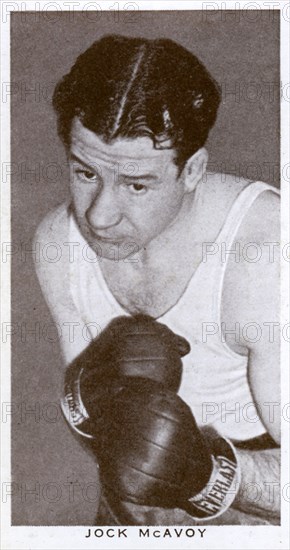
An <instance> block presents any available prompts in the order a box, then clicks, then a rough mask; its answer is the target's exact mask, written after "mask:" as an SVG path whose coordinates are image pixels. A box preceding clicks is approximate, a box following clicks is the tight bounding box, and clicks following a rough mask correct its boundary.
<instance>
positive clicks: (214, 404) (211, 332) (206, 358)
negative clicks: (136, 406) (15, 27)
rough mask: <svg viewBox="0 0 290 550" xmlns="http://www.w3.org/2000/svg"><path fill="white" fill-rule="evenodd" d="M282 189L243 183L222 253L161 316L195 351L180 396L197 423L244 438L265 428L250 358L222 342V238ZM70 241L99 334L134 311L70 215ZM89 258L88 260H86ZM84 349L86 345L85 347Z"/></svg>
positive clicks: (77, 294)
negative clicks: (120, 298) (262, 198)
mask: <svg viewBox="0 0 290 550" xmlns="http://www.w3.org/2000/svg"><path fill="white" fill-rule="evenodd" d="M265 190H271V191H274V192H276V193H278V191H277V189H275V188H274V187H271V186H269V185H267V184H265V183H263V182H255V183H252V184H250V185H248V186H247V187H246V188H244V189H243V190H242V191H241V193H240V194H239V195H238V197H237V198H236V200H235V202H234V204H233V205H232V207H231V209H230V212H229V214H228V216H227V218H226V220H225V223H224V225H223V227H222V229H221V231H220V233H219V235H218V237H217V239H216V245H217V247H218V248H215V249H216V250H218V251H219V252H218V253H217V254H212V255H210V256H207V261H206V262H204V263H203V262H201V263H200V264H199V266H198V268H197V270H196V271H195V273H194V275H193V277H192V279H191V280H190V282H189V284H188V286H187V288H186V290H185V292H184V293H183V295H182V296H181V297H180V299H179V301H178V302H177V303H176V304H175V305H174V306H173V307H172V308H171V309H170V310H169V311H167V312H166V313H165V314H164V315H162V316H161V317H159V318H158V321H160V322H161V323H164V324H166V325H167V326H168V327H169V328H170V329H171V330H173V331H174V332H176V333H177V334H180V335H182V336H184V337H185V338H186V339H187V340H188V342H189V343H190V346H191V352H190V353H189V354H188V355H187V356H185V357H184V358H183V377H182V383H181V387H180V390H179V392H178V393H179V395H180V396H181V397H182V399H184V401H186V402H187V403H188V405H189V406H190V407H191V409H192V412H193V414H194V416H195V418H196V421H197V423H198V425H204V424H212V425H214V426H215V428H216V429H217V430H218V431H219V432H220V433H221V434H222V435H224V436H225V437H229V438H231V439H232V440H236V441H244V440H247V439H251V438H254V437H256V436H259V435H261V434H263V433H265V431H266V430H265V427H264V425H263V424H262V422H261V420H260V419H259V416H258V413H257V410H256V408H255V406H254V403H253V397H252V395H251V392H250V388H249V384H248V381H247V357H245V356H243V355H239V354H238V353H235V352H234V351H232V350H231V349H230V348H229V347H228V346H227V344H226V343H223V342H222V338H221V332H220V330H221V328H220V307H221V294H222V287H223V279H224V274H225V270H226V265H227V263H226V261H225V260H224V259H222V255H221V253H220V250H221V245H222V243H224V244H225V243H226V249H227V250H229V249H230V247H231V245H232V244H233V241H234V238H235V235H236V233H237V230H238V228H239V226H240V224H241V222H242V220H243V218H244V216H245V214H246V213H247V211H248V209H249V208H250V207H251V205H252V204H253V202H254V201H255V199H256V198H257V196H258V195H259V194H260V193H262V192H263V191H265ZM69 233H70V234H69V240H70V242H78V243H80V245H81V246H79V247H78V249H77V255H78V256H77V258H76V261H74V262H72V263H71V264H70V277H69V281H70V291H71V295H72V298H73V301H74V304H75V307H76V309H77V310H78V312H79V314H80V315H81V317H82V320H83V322H84V323H85V324H87V326H88V328H89V327H90V323H91V327H92V329H93V330H92V335H93V336H94V335H95V334H96V332H95V331H96V325H98V326H100V327H102V329H103V328H105V326H106V325H107V324H108V323H109V322H110V321H111V320H112V319H113V318H115V317H117V316H119V315H129V313H128V312H127V311H126V310H124V309H123V308H122V306H121V305H120V304H119V303H118V302H117V300H116V299H115V298H114V296H113V295H112V293H111V292H110V290H109V289H108V286H107V284H106V282H105V280H104V277H103V275H102V271H101V269H100V265H99V261H100V260H99V259H98V257H97V256H96V255H95V256H94V253H93V251H92V250H91V249H90V251H89V252H88V244H87V242H86V241H85V239H84V238H83V237H82V235H81V234H80V232H79V229H78V227H77V225H76V222H75V220H74V218H73V216H72V215H71V216H70V225H69ZM84 257H85V258H86V260H84ZM80 351H81V349H80Z"/></svg>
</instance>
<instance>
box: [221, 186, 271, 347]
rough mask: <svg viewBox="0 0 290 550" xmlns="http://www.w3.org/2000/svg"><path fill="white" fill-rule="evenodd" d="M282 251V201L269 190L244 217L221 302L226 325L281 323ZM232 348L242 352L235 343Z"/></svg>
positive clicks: (236, 239) (227, 269) (230, 261)
mask: <svg viewBox="0 0 290 550" xmlns="http://www.w3.org/2000/svg"><path fill="white" fill-rule="evenodd" d="M279 247H280V200H279V196H278V195H277V194H276V193H275V192H272V191H271V189H270V188H269V190H267V191H266V192H263V193H261V194H260V195H259V196H258V197H257V198H256V200H255V201H254V203H253V204H252V206H251V207H250V208H249V210H248V212H247V213H246V214H245V216H244V219H243V221H242V223H241V226H240V227H239V230H238V232H237V235H236V238H235V242H234V245H233V248H232V250H234V252H235V253H234V254H230V255H229V256H230V257H229V260H228V264H227V268H226V273H225V279H224V285H223V299H222V311H223V320H224V321H225V323H226V324H228V325H234V324H235V323H239V324H240V326H246V325H247V324H249V323H252V324H253V326H254V324H255V323H256V324H259V326H260V325H261V324H262V325H263V323H266V322H278V321H279V299H280V297H279V276H280V249H279ZM240 343H241V342H240ZM242 345H243V343H242ZM232 346H233V347H234V348H235V350H236V351H239V345H236V343H235V342H232Z"/></svg>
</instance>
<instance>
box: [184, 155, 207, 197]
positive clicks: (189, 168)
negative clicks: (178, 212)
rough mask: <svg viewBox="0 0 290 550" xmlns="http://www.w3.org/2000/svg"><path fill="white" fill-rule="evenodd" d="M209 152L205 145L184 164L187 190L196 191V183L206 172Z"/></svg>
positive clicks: (188, 191)
mask: <svg viewBox="0 0 290 550" xmlns="http://www.w3.org/2000/svg"><path fill="white" fill-rule="evenodd" d="M207 161H208V153H207V150H206V149H205V148H204V147H201V148H200V149H198V151H196V153H194V154H193V155H192V156H191V157H190V158H189V159H188V160H187V162H186V164H185V166H184V169H183V170H184V175H183V177H184V186H185V191H186V192H187V193H190V192H191V191H194V190H195V188H196V185H197V184H198V183H199V182H200V180H201V179H202V178H203V176H204V174H205V172H206V166H207Z"/></svg>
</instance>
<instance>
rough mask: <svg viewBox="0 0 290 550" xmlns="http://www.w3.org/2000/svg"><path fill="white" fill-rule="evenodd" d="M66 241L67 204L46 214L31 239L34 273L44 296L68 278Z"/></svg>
mask: <svg viewBox="0 0 290 550" xmlns="http://www.w3.org/2000/svg"><path fill="white" fill-rule="evenodd" d="M68 240H69V216H68V204H67V203H62V204H61V205H59V206H58V207H57V208H55V209H54V210H52V211H50V212H48V214H46V216H45V217H44V218H43V219H42V221H41V222H40V224H39V225H38V227H37V229H36V231H35V234H34V237H33V248H34V250H36V251H37V253H36V254H35V255H34V265H35V271H36V274H37V276H38V279H39V283H40V286H41V289H42V292H43V294H44V295H45V296H47V294H48V293H49V292H50V289H51V288H53V289H55V288H57V287H58V286H59V284H60V283H59V282H60V281H63V280H64V279H65V278H66V277H67V276H68V270H67V264H68V260H67V255H68V253H67V249H66V248H67V247H66V246H65V243H66V242H67V241H68ZM53 292H54V291H53Z"/></svg>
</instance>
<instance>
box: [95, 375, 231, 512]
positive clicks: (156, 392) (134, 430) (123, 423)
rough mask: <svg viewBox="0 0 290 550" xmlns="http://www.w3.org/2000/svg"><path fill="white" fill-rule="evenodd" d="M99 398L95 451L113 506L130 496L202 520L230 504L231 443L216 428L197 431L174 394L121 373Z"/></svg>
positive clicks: (180, 401)
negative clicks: (182, 511) (121, 375)
mask: <svg viewBox="0 0 290 550" xmlns="http://www.w3.org/2000/svg"><path fill="white" fill-rule="evenodd" d="M103 390H104V388H103ZM99 398H100V396H99ZM102 399H103V413H102V414H99V415H97V416H96V417H95V418H94V422H95V436H96V439H95V453H96V455H97V460H98V463H99V466H100V474H101V480H102V484H103V486H104V487H105V491H106V496H107V499H108V502H109V504H110V505H111V506H112V508H113V509H114V508H115V511H116V512H117V510H118V503H119V504H120V506H121V504H122V502H130V503H134V504H137V505H145V506H157V507H162V508H181V509H183V510H185V511H186V512H188V513H189V514H190V515H191V516H193V517H194V518H196V519H199V520H205V519H209V518H212V517H217V516H218V515H220V514H221V513H223V512H224V511H225V510H226V509H227V508H228V507H229V506H230V505H231V503H232V502H233V500H234V498H235V495H236V493H237V490H238V486H239V469H238V465H237V459H236V455H235V451H234V448H233V446H232V445H231V443H230V442H228V441H226V440H224V439H223V438H221V437H220V436H219V435H218V434H217V433H216V432H214V431H213V430H208V431H207V432H206V435H204V434H202V432H201V431H200V430H199V428H198V427H197V425H196V422H195V419H194V417H193V415H192V413H191V410H190V408H189V407H188V406H187V405H186V403H184V401H183V400H182V399H181V398H180V397H179V396H178V395H176V394H175V393H174V392H172V391H170V390H168V389H166V388H165V387H164V386H163V385H162V384H160V383H158V382H154V381H152V380H149V379H142V378H140V377H138V378H132V377H125V378H124V377H123V378H119V379H115V380H114V384H113V385H110V384H107V391H103V393H102V398H101V400H102ZM99 402H100V400H99ZM116 507H117V508H116ZM117 513H118V512H117Z"/></svg>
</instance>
